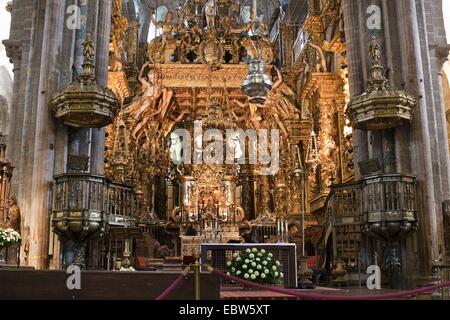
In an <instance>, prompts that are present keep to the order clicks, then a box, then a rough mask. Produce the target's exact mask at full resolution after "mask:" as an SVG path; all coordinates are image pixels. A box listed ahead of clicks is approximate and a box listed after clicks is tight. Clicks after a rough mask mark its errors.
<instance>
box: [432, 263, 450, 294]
mask: <svg viewBox="0 0 450 320" xmlns="http://www.w3.org/2000/svg"><path fill="white" fill-rule="evenodd" d="M433 270H434V272H435V273H436V275H437V277H438V279H439V280H438V281H439V284H441V283H444V282H446V281H450V264H448V263H439V264H435V265H434V266H433ZM439 294H440V297H439V299H441V300H450V287H446V288H442V289H440V290H439Z"/></svg>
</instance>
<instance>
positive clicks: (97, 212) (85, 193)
mask: <svg viewBox="0 0 450 320" xmlns="http://www.w3.org/2000/svg"><path fill="white" fill-rule="evenodd" d="M134 206H135V195H134V191H133V189H132V187H131V186H127V185H121V184H117V183H114V182H112V181H110V180H109V179H107V178H105V177H103V176H98V175H92V174H79V173H71V174H63V175H60V176H56V177H55V183H54V197H53V214H52V220H53V227H54V231H55V232H56V233H57V234H58V235H60V236H63V237H65V238H68V239H75V240H78V241H83V240H85V239H87V238H90V237H94V236H96V235H98V234H100V233H102V232H104V231H106V229H107V228H108V227H109V226H123V227H131V226H134V225H135V218H134Z"/></svg>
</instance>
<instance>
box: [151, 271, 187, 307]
mask: <svg viewBox="0 0 450 320" xmlns="http://www.w3.org/2000/svg"><path fill="white" fill-rule="evenodd" d="M190 269H191V267H190V266H189V267H187V268H186V269H185V270H184V271H183V272H182V273H181V274H180V275H179V276H178V277H177V278H176V280H175V281H174V282H173V283H172V284H171V285H170V286H169V287H168V288H167V289H166V290H164V292H163V293H161V294H160V295H159V296H158V297H156V299H155V300H158V301H159V300H165V299H166V298H167V296H168V295H169V294H171V293H172V291H174V290H175V289H176V288H178V286H179V285H180V284H181V283H182V282H183V281H184V280H185V279H186V276H187V274H188V272H189V270H190Z"/></svg>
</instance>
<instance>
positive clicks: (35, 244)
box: [0, 0, 450, 288]
mask: <svg viewBox="0 0 450 320" xmlns="http://www.w3.org/2000/svg"><path fill="white" fill-rule="evenodd" d="M0 9H1V10H5V8H0ZM6 10H7V11H8V12H9V13H8V14H10V16H11V27H10V35H9V39H5V40H3V45H4V47H5V50H6V53H7V55H8V58H9V59H10V62H11V63H12V64H13V76H14V77H13V82H12V87H11V88H12V95H11V99H10V100H8V101H7V99H6V98H4V97H3V96H0V105H2V109H0V115H1V117H2V118H1V119H0V125H1V126H2V130H1V132H2V137H1V150H0V151H1V153H0V163H1V164H2V165H1V167H0V170H1V171H0V178H1V180H0V183H1V189H0V190H1V192H0V226H4V227H5V228H6V227H11V228H13V229H16V230H17V231H18V232H19V233H20V235H21V237H22V243H21V246H20V247H19V248H15V249H14V248H10V254H9V255H8V258H6V262H5V261H4V262H5V263H6V264H14V263H15V262H14V261H15V259H16V256H17V257H18V258H19V260H20V264H21V265H23V266H30V267H34V268H36V269H51V270H63V269H66V268H67V267H68V266H70V265H72V264H75V265H77V266H80V267H81V268H82V269H86V270H108V271H110V270H116V269H120V268H123V267H125V268H130V267H132V268H133V269H134V270H137V271H157V270H178V269H179V270H181V266H182V265H183V264H184V263H185V261H186V260H189V258H190V257H192V256H194V255H195V254H196V252H198V251H199V250H200V247H201V245H202V244H239V243H247V244H277V243H293V244H295V245H296V246H295V247H296V258H298V274H299V278H301V277H306V278H308V277H309V279H310V280H312V279H314V281H315V283H317V284H325V285H332V286H334V285H342V284H344V285H348V286H353V285H356V284H357V283H358V281H359V283H360V282H361V276H367V275H366V270H367V268H368V267H369V266H371V265H379V266H380V267H381V270H382V272H383V274H384V275H386V277H385V278H383V279H386V282H388V285H389V286H391V287H394V288H397V287H398V288H412V287H416V286H419V285H421V284H425V283H429V282H430V281H432V280H433V279H436V277H437V274H438V271H439V270H444V269H445V268H447V269H445V270H447V276H448V275H450V273H448V270H449V268H450V266H449V265H446V264H445V263H447V262H448V260H447V258H449V257H450V153H449V137H450V134H449V131H448V129H447V126H448V123H449V122H450V87H449V78H450V67H449V64H448V63H447V62H446V61H447V58H448V54H449V50H450V45H449V44H448V43H447V38H446V32H445V28H444V17H443V13H442V1H440V0H439V1H436V0H398V1H387V0H253V1H251V0H186V1H175V0H134V1H124V0H122V1H121V0H108V1H89V0H79V1H75V0H64V1H53V0H46V1H32V0H14V1H10V2H8V5H7V8H6ZM8 104H9V106H8ZM4 105H6V107H5V108H3V106H4ZM8 110H9V111H8ZM252 133H254V136H252ZM264 141H265V142H266V143H264ZM256 145H258V146H257V147H255V146H256ZM261 145H263V146H262V147H261ZM256 149H258V150H257V151H256ZM225 158H226V159H225ZM0 249H1V248H0ZM14 250H15V251H14ZM11 252H15V254H11ZM8 259H9V261H8ZM447 280H449V279H447Z"/></svg>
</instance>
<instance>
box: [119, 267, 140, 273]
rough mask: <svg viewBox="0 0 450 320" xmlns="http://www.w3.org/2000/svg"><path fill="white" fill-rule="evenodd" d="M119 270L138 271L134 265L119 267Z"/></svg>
mask: <svg viewBox="0 0 450 320" xmlns="http://www.w3.org/2000/svg"><path fill="white" fill-rule="evenodd" d="M119 271H126V272H133V271H136V269H134V268H133V267H131V266H130V267H128V268H125V267H122V268H120V269H119Z"/></svg>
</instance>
